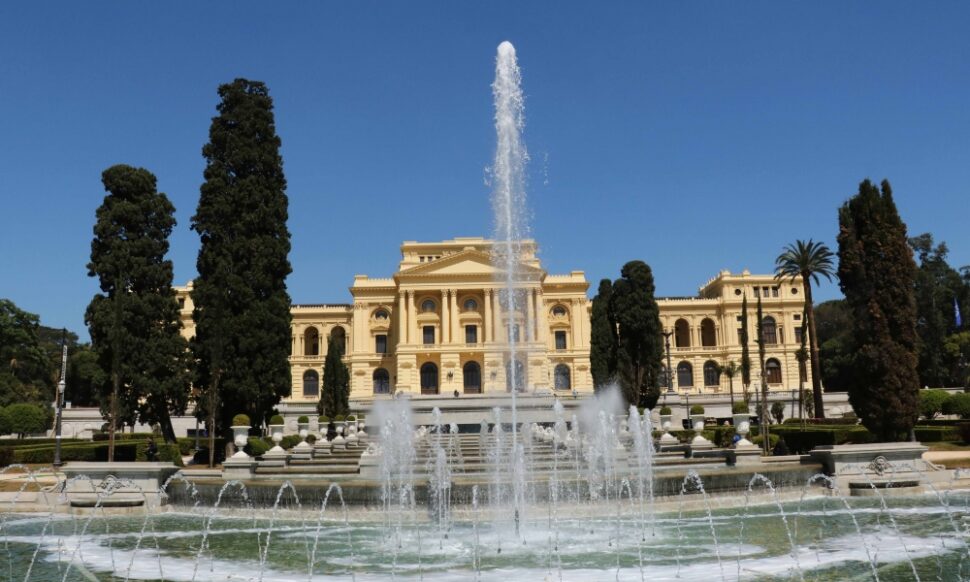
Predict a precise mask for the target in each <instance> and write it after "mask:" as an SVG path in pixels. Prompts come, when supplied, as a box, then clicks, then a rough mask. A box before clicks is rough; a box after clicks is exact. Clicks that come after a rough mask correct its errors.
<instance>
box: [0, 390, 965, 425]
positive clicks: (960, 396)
mask: <svg viewBox="0 0 970 582" xmlns="http://www.w3.org/2000/svg"><path fill="white" fill-rule="evenodd" d="M11 408H12V407H11ZM943 414H955V415H957V416H959V417H960V418H963V419H967V418H970V393H968V392H957V393H956V394H950V396H948V397H947V399H946V400H944V401H943Z"/></svg>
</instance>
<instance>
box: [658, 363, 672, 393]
mask: <svg viewBox="0 0 970 582" xmlns="http://www.w3.org/2000/svg"><path fill="white" fill-rule="evenodd" d="M660 387H661V388H662V389H664V390H666V389H667V388H668V387H670V378H668V377H667V366H664V365H663V364H661V365H660Z"/></svg>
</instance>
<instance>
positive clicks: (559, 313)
mask: <svg viewBox="0 0 970 582" xmlns="http://www.w3.org/2000/svg"><path fill="white" fill-rule="evenodd" d="M552 315H553V316H555V317H566V308H565V307H563V306H562V305H557V306H555V307H553V308H552Z"/></svg>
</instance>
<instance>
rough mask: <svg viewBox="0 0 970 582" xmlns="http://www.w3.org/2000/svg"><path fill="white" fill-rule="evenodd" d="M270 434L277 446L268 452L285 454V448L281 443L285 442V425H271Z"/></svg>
mask: <svg viewBox="0 0 970 582" xmlns="http://www.w3.org/2000/svg"><path fill="white" fill-rule="evenodd" d="M269 432H270V435H271V438H272V439H273V443H275V444H276V446H275V447H273V448H272V449H270V450H269V451H268V452H270V453H284V452H286V451H284V450H283V447H281V446H280V441H282V440H283V425H282V424H271V425H269Z"/></svg>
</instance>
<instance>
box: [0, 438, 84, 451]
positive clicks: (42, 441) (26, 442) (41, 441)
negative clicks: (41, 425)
mask: <svg viewBox="0 0 970 582" xmlns="http://www.w3.org/2000/svg"><path fill="white" fill-rule="evenodd" d="M56 442H57V439H50V438H46V437H45V438H37V439H32V438H25V439H0V449H19V448H22V447H40V446H44V445H52V444H54V443H56ZM90 442H91V441H89V440H88V439H79V438H74V437H71V438H62V439H61V444H62V445H66V444H69V443H70V444H74V443H90Z"/></svg>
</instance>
